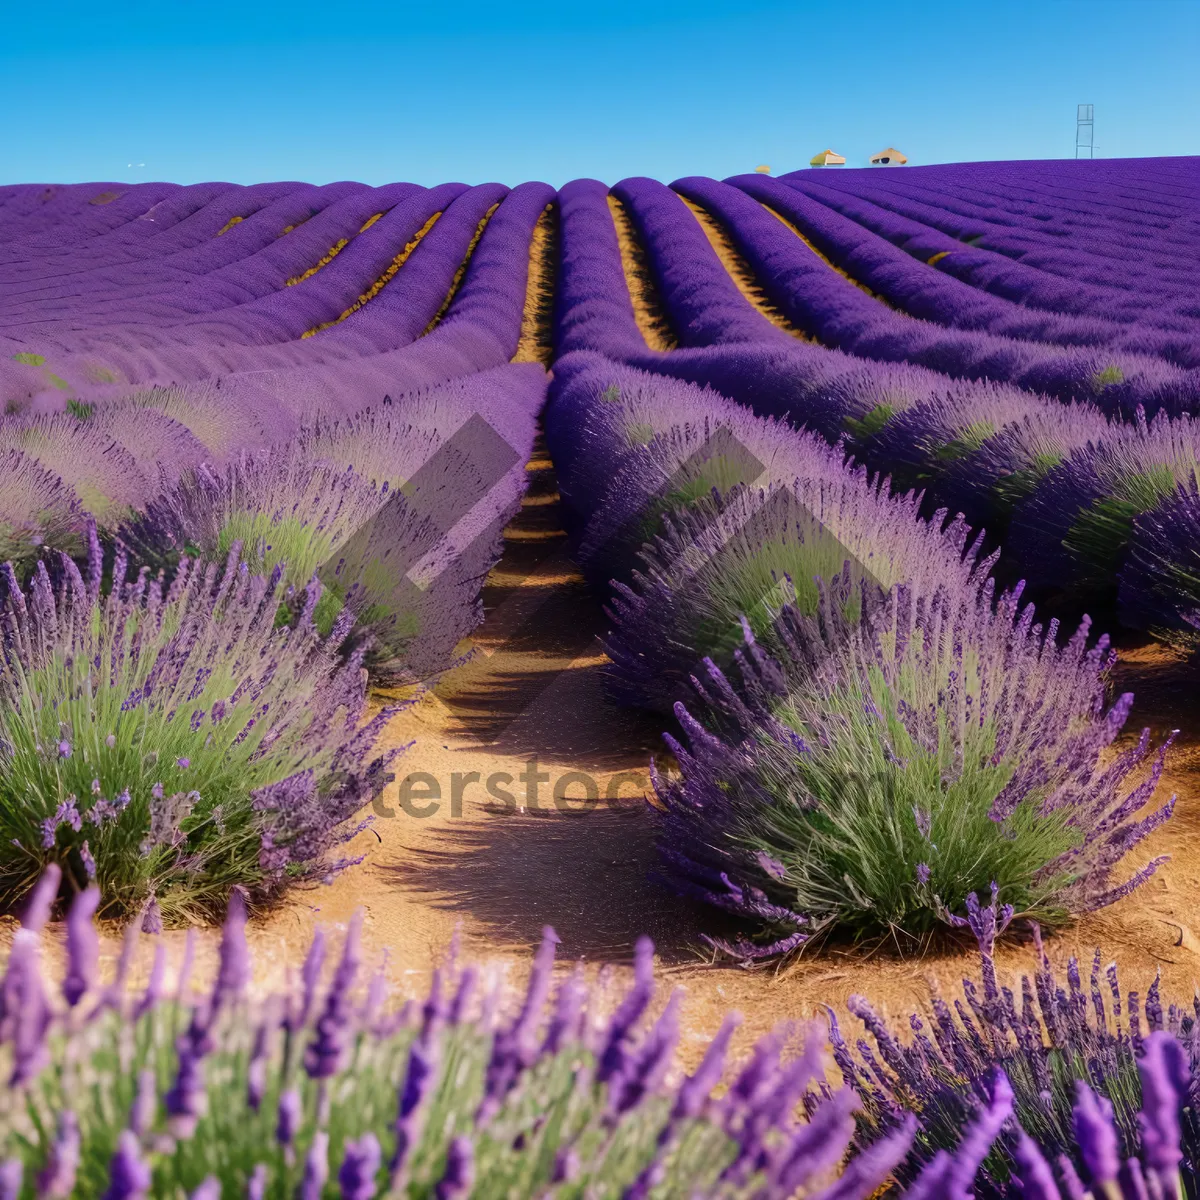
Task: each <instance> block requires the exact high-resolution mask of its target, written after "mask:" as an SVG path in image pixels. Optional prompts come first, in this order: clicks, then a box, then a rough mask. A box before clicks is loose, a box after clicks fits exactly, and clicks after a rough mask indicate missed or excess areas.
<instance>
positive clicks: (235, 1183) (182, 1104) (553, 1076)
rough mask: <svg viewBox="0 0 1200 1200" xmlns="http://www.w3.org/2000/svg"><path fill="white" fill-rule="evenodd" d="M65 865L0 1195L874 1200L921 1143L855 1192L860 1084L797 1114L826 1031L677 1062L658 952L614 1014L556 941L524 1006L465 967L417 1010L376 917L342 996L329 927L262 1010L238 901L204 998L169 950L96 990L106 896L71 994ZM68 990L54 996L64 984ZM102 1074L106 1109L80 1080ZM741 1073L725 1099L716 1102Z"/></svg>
mask: <svg viewBox="0 0 1200 1200" xmlns="http://www.w3.org/2000/svg"><path fill="white" fill-rule="evenodd" d="M57 887H58V879H57V872H56V871H55V870H54V869H51V870H50V871H48V872H47V874H46V876H44V877H43V880H42V883H41V884H40V885H39V887H38V888H37V889H36V891H35V893H34V896H33V898H32V902H31V904H30V910H29V912H28V914H27V915H26V918H25V925H24V927H23V928H22V929H21V930H20V931H19V932H18V934H17V936H16V940H15V942H14V946H13V951H12V953H11V955H10V957H9V962H8V969H7V973H6V976H5V978H4V983H3V988H2V990H0V995H2V996H3V999H4V1008H3V1016H4V1019H3V1021H2V1022H0V1059H2V1060H3V1066H4V1068H6V1069H7V1071H8V1076H7V1082H8V1086H9V1089H10V1093H9V1094H10V1096H12V1097H13V1098H14V1099H18V1098H19V1101H20V1102H19V1103H18V1104H14V1105H11V1106H6V1107H5V1110H4V1112H3V1113H2V1114H0V1160H2V1161H3V1167H2V1168H0V1172H2V1173H0V1181H3V1184H4V1186H6V1187H7V1188H8V1191H7V1192H6V1193H4V1194H6V1195H10V1196H15V1195H16V1194H17V1190H18V1189H19V1187H20V1183H19V1182H17V1183H15V1184H14V1183H13V1182H12V1181H13V1180H17V1181H19V1180H20V1179H21V1178H23V1179H24V1181H25V1186H26V1187H27V1188H30V1189H33V1190H35V1191H36V1192H37V1194H38V1195H42V1196H64V1197H65V1196H71V1195H76V1196H89V1197H94V1196H108V1197H112V1198H113V1200H117V1198H121V1200H131V1198H132V1197H145V1196H148V1195H150V1194H153V1195H176V1194H178V1195H187V1196H189V1197H196V1196H203V1197H209V1196H230V1197H240V1196H254V1197H272V1198H274V1200H285V1198H286V1200H291V1198H292V1197H294V1196H299V1197H302V1198H304V1200H318V1198H319V1197H322V1196H340V1197H342V1198H343V1200H370V1198H371V1197H375V1196H385V1195H386V1196H396V1197H399V1196H408V1197H428V1196H437V1197H439V1198H440V1200H452V1198H465V1197H467V1196H478V1197H492V1196H512V1197H521V1198H526V1197H527V1198H530V1200H533V1198H535V1197H541V1196H546V1195H554V1196H562V1197H583V1196H585V1195H586V1196H593V1197H597V1198H601V1200H605V1198H609V1197H611V1198H614V1200H615V1198H616V1197H639V1196H640V1197H650V1196H656V1197H663V1196H677V1197H685V1196H686V1197H692V1196H711V1197H717V1196H721V1197H730V1198H739V1197H746V1198H749V1197H767V1198H779V1200H782V1198H783V1197H787V1196H794V1195H797V1194H802V1193H816V1192H818V1191H819V1190H820V1189H821V1188H822V1187H825V1186H830V1187H832V1188H833V1189H836V1191H833V1192H831V1193H821V1194H829V1195H844V1196H846V1197H847V1198H848V1200H866V1198H867V1197H868V1196H869V1195H870V1194H871V1193H872V1192H873V1191H874V1190H875V1189H876V1188H877V1187H878V1186H879V1185H880V1184H882V1183H883V1182H884V1181H885V1180H886V1179H887V1177H888V1174H889V1172H890V1170H891V1169H892V1167H893V1166H895V1165H896V1164H897V1163H898V1162H899V1160H900V1159H901V1158H902V1157H903V1155H904V1153H905V1151H906V1149H907V1146H908V1143H909V1141H910V1140H911V1137H912V1129H911V1128H910V1127H909V1126H905V1127H904V1128H903V1129H902V1130H901V1132H900V1134H899V1136H896V1137H892V1138H889V1139H886V1140H885V1141H884V1142H882V1143H881V1144H880V1145H879V1146H877V1147H873V1148H872V1149H871V1150H870V1151H869V1152H868V1153H867V1154H864V1155H861V1156H860V1157H859V1158H858V1159H856V1160H855V1161H854V1162H852V1163H851V1165H850V1166H849V1168H848V1169H847V1170H846V1171H845V1173H844V1174H842V1175H841V1177H840V1179H839V1178H838V1168H839V1165H840V1161H841V1159H842V1156H843V1154H844V1152H845V1150H846V1148H847V1145H848V1142H849V1140H850V1137H851V1135H852V1134H853V1131H854V1123H853V1119H852V1117H851V1109H852V1108H853V1099H852V1095H851V1093H850V1092H849V1091H848V1090H847V1089H843V1090H842V1091H840V1092H838V1093H837V1094H836V1095H833V1096H832V1097H831V1098H830V1100H829V1101H828V1102H826V1103H820V1104H817V1105H815V1107H814V1110H813V1113H812V1115H811V1116H810V1117H809V1119H808V1120H801V1119H798V1116H797V1106H798V1102H799V1100H800V1098H801V1096H802V1095H803V1093H804V1091H805V1089H806V1087H807V1086H808V1085H809V1084H810V1083H811V1082H813V1081H814V1079H815V1077H816V1076H817V1074H818V1073H819V1072H820V1070H821V1065H822V1064H821V1058H822V1055H821V1050H822V1039H820V1038H819V1037H816V1038H813V1039H811V1040H809V1042H808V1044H807V1045H806V1046H805V1047H804V1051H803V1053H802V1054H801V1055H800V1056H799V1057H798V1058H794V1059H792V1058H787V1057H785V1056H784V1050H785V1047H786V1045H787V1042H788V1041H789V1038H788V1031H787V1030H786V1029H781V1030H779V1031H778V1032H777V1033H775V1034H773V1035H770V1036H768V1037H766V1038H765V1039H764V1040H763V1041H762V1042H760V1043H759V1045H758V1046H757V1048H756V1049H755V1051H754V1053H753V1055H752V1056H751V1058H750V1060H749V1062H748V1063H747V1064H746V1065H745V1066H744V1068H743V1069H742V1070H740V1071H739V1072H727V1070H726V1056H727V1049H728V1046H729V1042H730V1038H731V1036H732V1034H733V1032H734V1030H735V1028H736V1026H737V1024H738V1019H737V1017H736V1016H735V1015H731V1016H730V1017H729V1018H728V1019H727V1020H726V1021H725V1023H724V1025H723V1026H722V1028H721V1030H720V1032H718V1033H717V1035H716V1037H715V1038H714V1039H713V1041H712V1042H711V1044H710V1045H709V1048H708V1050H707V1052H706V1054H705V1056H704V1058H703V1060H702V1062H701V1063H700V1065H699V1066H698V1068H697V1069H696V1070H695V1072H694V1073H692V1074H690V1075H686V1076H684V1075H682V1074H681V1072H680V1071H679V1068H678V1066H677V1064H676V1062H675V1051H676V1046H677V1043H678V1041H679V1036H680V1003H681V1000H682V993H681V992H678V991H677V992H675V993H674V994H673V995H672V996H671V997H670V999H669V1000H668V1001H667V1003H666V1006H665V1008H663V1009H661V1011H660V1014H659V1015H658V1016H657V1018H656V1019H654V1020H650V1019H649V1017H650V1012H651V1006H652V1004H653V1001H654V998H655V979H654V970H653V947H652V946H651V944H650V942H649V941H648V940H647V939H644V938H643V939H642V940H641V941H640V942H639V943H638V946H637V950H636V960H635V978H634V981H633V983H632V985H631V987H630V988H629V990H628V991H627V992H626V994H625V995H624V997H623V999H621V1001H620V1003H619V1004H618V1005H617V1006H616V1008H615V1009H612V1010H608V1009H607V1007H606V1005H605V1003H604V998H603V996H602V995H601V994H599V993H597V992H594V991H593V990H592V989H590V988H589V987H587V986H586V985H585V983H584V981H583V979H582V977H581V975H580V973H578V972H576V973H569V974H565V975H561V976H560V977H559V978H558V980H557V983H556V981H555V979H554V977H553V973H552V971H553V964H554V950H555V942H556V941H557V938H556V937H555V936H554V934H553V932H552V931H551V930H547V931H546V934H545V938H544V940H543V942H542V945H541V948H540V949H539V950H538V952H537V954H536V956H535V958H534V961H533V964H532V971H531V973H530V978H529V984H528V987H527V990H526V992H525V995H524V998H523V1000H522V1001H521V1003H520V1004H519V1006H515V1007H514V1006H510V1005H509V1004H508V1002H507V1001H506V1000H504V999H502V998H501V996H500V995H499V994H498V993H497V991H496V990H495V988H489V987H487V986H486V985H485V982H484V978H483V977H481V975H480V973H479V972H478V971H477V969H476V968H474V967H472V966H469V965H468V966H465V967H463V966H460V965H459V964H458V963H457V962H456V961H455V960H454V958H453V957H451V959H450V961H449V962H447V963H446V964H444V965H443V966H442V967H441V968H440V969H439V970H438V971H437V972H435V974H434V977H433V983H432V987H431V989H430V992H429V994H428V996H427V997H426V998H425V1000H424V1001H423V1002H413V1001H409V1002H407V1003H406V1004H404V1005H403V1006H396V1005H395V1003H394V1002H393V1000H392V997H391V996H390V995H389V992H388V987H387V983H386V981H385V977H384V975H383V973H382V969H381V970H380V971H378V972H376V973H375V974H373V975H371V976H370V977H369V978H368V977H367V975H368V971H367V968H366V964H365V963H364V961H363V960H364V953H363V950H362V947H361V944H360V928H361V914H360V915H359V916H357V917H355V918H354V920H353V921H352V922H351V924H350V926H349V929H348V931H347V933H346V937H345V940H344V942H343V945H342V949H341V953H340V957H339V959H338V961H337V963H336V965H334V966H333V969H332V971H331V972H330V973H329V976H328V980H327V982H323V976H324V975H325V971H324V966H325V958H326V953H327V951H326V942H325V938H324V935H323V934H322V933H318V934H317V936H316V938H315V939H314V941H313V943H312V946H311V948H310V949H309V952H308V955H307V957H306V959H305V961H304V964H303V967H302V969H301V971H300V972H299V975H300V978H299V980H298V981H296V983H295V984H294V985H293V986H291V987H289V988H288V989H287V990H286V991H284V992H283V993H282V994H272V995H269V996H266V997H264V998H262V999H254V998H252V997H251V995H250V994H249V992H248V989H247V984H248V983H249V981H250V977H251V961H250V957H249V954H248V950H247V946H246V943H245V935H244V924H245V910H244V906H243V904H242V901H241V898H240V896H238V895H237V894H235V896H234V899H233V901H232V902H231V905H230V908H229V916H228V919H227V922H226V927H225V934H224V939H223V942H222V945H221V952H220V964H219V969H218V973H217V977H216V980H215V982H214V983H213V985H212V987H211V988H210V989H203V990H202V989H200V988H199V987H198V986H197V985H196V984H194V983H192V982H191V981H190V980H189V978H188V975H187V967H186V965H185V967H184V969H183V971H184V973H183V974H182V976H181V977H180V978H179V979H178V980H177V981H175V982H174V983H173V984H172V985H170V986H169V985H168V982H167V979H166V972H165V969H164V962H165V959H164V957H163V956H162V954H161V951H160V952H159V956H158V957H157V958H156V959H155V966H154V968H153V971H152V973H151V977H150V983H149V985H148V987H147V988H146V989H145V991H144V992H142V993H141V994H140V995H131V994H129V993H128V990H127V988H126V987H125V984H124V980H125V976H126V973H127V971H128V967H129V962H130V960H131V958H132V947H133V943H132V942H127V950H126V954H125V955H124V956H123V958H122V962H121V964H120V966H119V967H118V978H117V980H116V982H115V983H113V984H109V985H107V986H101V985H100V983H99V980H98V977H97V969H96V958H97V948H98V947H97V938H96V934H95V932H94V930H93V929H92V927H91V922H90V918H91V913H92V911H93V910H94V908H95V906H96V903H97V901H98V895H97V893H96V890H95V888H89V889H87V890H85V891H84V892H82V893H81V894H80V895H79V897H78V898H77V899H76V900H75V903H74V905H73V906H72V908H71V910H70V912H69V913H68V918H67V920H68V951H69V953H68V964H67V969H66V973H65V976H64V978H63V979H62V981H61V984H60V985H59V986H58V987H57V988H53V987H52V986H51V985H50V984H49V982H48V981H47V980H46V979H45V977H44V975H43V974H42V972H41V969H40V966H39V961H38V959H39V950H38V939H39V930H40V928H41V927H42V925H43V924H44V923H45V920H46V916H47V913H48V911H49V907H50V902H51V900H52V898H53V895H54V893H55V891H56V889H57ZM56 992H57V993H58V994H57V995H56V994H55V993H56ZM84 1080H86V1084H87V1102H86V1103H80V1100H79V1085H80V1082H81V1081H84ZM723 1080H724V1081H725V1082H726V1083H727V1087H726V1088H725V1090H724V1094H723V1095H722V1096H721V1097H720V1098H718V1097H717V1096H716V1095H714V1090H715V1089H717V1088H718V1085H720V1084H721V1083H722V1081H723Z"/></svg>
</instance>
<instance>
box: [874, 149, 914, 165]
mask: <svg viewBox="0 0 1200 1200" xmlns="http://www.w3.org/2000/svg"><path fill="white" fill-rule="evenodd" d="M906 162H908V157H907V155H904V154H901V153H900V151H899V150H897V149H896V147H895V146H889V147H888V148H887V149H886V150H880V152H879V153H878V154H872V155H871V166H873V167H902V166H904V164H905V163H906Z"/></svg>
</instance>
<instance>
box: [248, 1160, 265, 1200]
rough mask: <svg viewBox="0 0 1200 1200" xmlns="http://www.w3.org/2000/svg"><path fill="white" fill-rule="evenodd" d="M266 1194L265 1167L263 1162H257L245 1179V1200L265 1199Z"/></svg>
mask: <svg viewBox="0 0 1200 1200" xmlns="http://www.w3.org/2000/svg"><path fill="white" fill-rule="evenodd" d="M266 1196H267V1167H266V1164H265V1163H259V1164H258V1165H257V1166H256V1167H255V1168H254V1170H253V1171H252V1172H251V1173H250V1178H249V1179H248V1180H247V1181H246V1200H266Z"/></svg>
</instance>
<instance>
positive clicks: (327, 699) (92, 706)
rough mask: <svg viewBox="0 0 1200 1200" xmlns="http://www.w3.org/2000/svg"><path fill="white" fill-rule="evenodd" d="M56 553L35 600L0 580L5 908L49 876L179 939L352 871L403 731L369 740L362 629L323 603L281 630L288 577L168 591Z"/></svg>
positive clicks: (312, 603) (184, 581)
mask: <svg viewBox="0 0 1200 1200" xmlns="http://www.w3.org/2000/svg"><path fill="white" fill-rule="evenodd" d="M88 560H89V561H88V569H87V574H86V577H85V576H84V575H83V574H81V573H80V571H79V570H78V569H77V567H76V566H75V564H74V562H73V561H72V560H71V559H69V558H68V557H66V556H65V555H60V556H59V558H58V560H57V562H56V564H55V565H56V567H57V571H58V575H59V578H58V580H57V582H56V581H54V580H53V579H52V577H51V574H50V572H49V571H48V570H47V568H46V565H45V563H39V564H38V568H37V571H36V573H35V575H34V577H33V581H32V583H31V584H30V586H29V588H28V591H23V590H22V589H21V587H20V585H19V583H18V581H17V579H16V576H15V574H14V572H13V570H12V568H11V566H5V567H4V568H2V569H0V644H2V645H3V659H2V660H0V828H2V832H3V836H2V838H0V844H2V845H3V850H2V851H0V888H2V891H3V895H4V898H5V900H6V901H8V902H11V901H12V900H13V899H14V898H15V897H17V896H20V895H21V894H22V893H23V892H25V891H26V890H27V889H28V888H30V887H31V886H32V885H33V883H34V881H35V880H36V879H37V877H38V875H39V874H40V873H41V872H42V870H43V869H44V868H45V866H46V865H47V864H49V863H58V864H60V865H61V867H62V869H63V871H64V872H65V873H66V875H67V876H68V878H69V879H70V880H71V882H72V886H73V887H76V888H81V887H85V886H87V885H88V884H89V883H91V882H93V881H94V882H95V883H96V884H97V886H98V887H99V889H100V894H101V897H102V901H103V906H104V910H105V911H106V912H121V911H129V910H133V909H137V908H138V907H140V906H142V905H144V904H146V903H147V902H149V903H151V904H152V905H153V906H154V907H155V909H156V910H157V911H158V912H159V913H160V914H161V917H162V919H165V920H167V921H170V922H180V921H188V920H193V919H197V918H202V917H205V916H211V915H212V913H213V911H214V909H219V908H220V906H221V905H223V903H224V901H225V899H226V897H227V896H228V894H229V891H230V889H231V888H232V887H234V886H235V885H240V886H244V887H246V888H247V889H249V892H250V894H251V896H252V898H254V899H256V900H267V899H269V898H271V897H272V896H274V895H277V894H278V893H280V892H281V891H282V890H283V889H284V888H286V887H287V886H288V885H289V884H291V883H300V882H304V881H306V880H319V879H324V878H327V877H328V876H329V875H331V874H332V873H334V872H336V871H338V870H340V869H341V867H342V866H344V865H345V861H344V860H339V859H337V858H336V857H334V852H335V849H336V847H337V846H338V845H339V844H341V843H342V842H344V841H345V840H346V839H347V838H348V837H350V836H352V835H353V833H354V832H356V828H357V827H356V826H355V825H354V824H353V823H352V818H354V816H355V814H356V813H357V812H358V811H359V809H361V808H362V807H363V806H364V805H365V804H367V803H368V802H369V801H370V800H371V799H372V798H373V797H374V796H376V795H377V794H378V793H379V791H380V789H382V787H383V786H384V785H385V783H386V782H387V780H388V779H389V778H390V775H389V773H388V770H387V768H388V764H389V762H390V760H391V759H392V758H393V757H394V753H395V752H390V753H383V754H379V755H376V753H375V750H374V745H375V742H376V741H377V739H378V736H379V733H380V731H381V729H382V726H383V724H384V722H385V721H386V720H387V719H388V717H389V716H390V715H391V710H385V711H383V712H381V713H380V714H378V715H377V716H376V717H374V718H373V719H372V720H370V721H367V722H365V723H364V721H363V718H364V715H365V708H366V690H365V679H364V675H365V672H364V671H363V669H362V661H361V653H358V654H352V655H351V656H350V657H349V658H348V659H347V660H345V661H342V660H341V659H340V658H339V656H338V648H339V646H340V645H341V643H342V642H343V641H344V639H345V636H346V633H347V631H348V627H349V619H348V618H347V619H346V620H343V621H340V622H337V623H335V625H334V628H333V630H332V631H331V633H330V635H329V637H328V638H322V637H321V635H320V634H319V633H318V631H317V630H316V628H315V627H314V624H313V611H314V609H315V607H316V605H317V604H318V602H319V596H320V589H319V587H318V586H315V585H314V586H311V587H310V588H309V590H308V593H307V602H306V605H305V607H304V608H303V609H302V610H301V611H300V613H299V614H298V619H297V621H296V624H295V625H294V627H292V626H283V627H276V614H277V613H278V611H279V607H280V603H281V601H282V600H283V599H284V597H285V592H284V589H283V585H282V582H281V578H280V572H279V571H278V570H276V571H274V572H273V573H272V574H271V576H270V577H269V578H268V577H264V576H262V575H255V574H253V573H252V572H251V571H250V570H249V569H248V567H247V565H246V563H245V562H244V561H243V560H242V559H241V556H240V545H239V544H237V543H235V544H234V545H233V546H232V547H231V548H230V552H229V555H228V557H227V559H226V561H225V563H224V566H223V567H221V566H219V565H218V564H216V563H207V564H206V563H204V562H193V561H191V560H190V559H188V558H186V557H185V558H183V559H181V560H180V563H179V565H178V568H177V569H176V571H175V572H174V574H173V576H172V577H171V578H170V579H169V580H165V579H164V578H163V577H162V576H159V577H157V578H155V577H151V576H150V575H149V574H148V572H147V571H145V570H144V569H143V570H142V571H141V572H139V573H138V574H137V576H136V577H135V578H129V577H128V572H127V565H126V559H125V555H124V552H123V551H120V552H118V554H117V556H116V560H115V562H113V563H112V564H111V577H112V586H111V591H110V593H109V594H108V595H107V596H106V597H103V598H102V597H101V591H100V585H101V576H102V572H103V568H104V564H103V562H102V561H101V554H100V549H99V545H98V543H97V541H96V536H95V530H94V528H93V529H92V531H91V540H90V549H89V553H88Z"/></svg>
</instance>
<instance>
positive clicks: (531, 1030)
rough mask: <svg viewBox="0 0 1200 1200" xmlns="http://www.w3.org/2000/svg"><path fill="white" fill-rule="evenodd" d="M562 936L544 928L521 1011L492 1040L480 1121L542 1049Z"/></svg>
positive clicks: (486, 1118) (487, 1115) (501, 1099)
mask: <svg viewBox="0 0 1200 1200" xmlns="http://www.w3.org/2000/svg"><path fill="white" fill-rule="evenodd" d="M557 943H558V935H557V934H556V933H555V932H554V930H553V929H551V928H550V927H549V926H546V927H545V928H544V929H543V930H542V942H541V945H540V946H539V947H538V951H537V954H536V956H535V957H534V960H533V967H532V969H531V970H530V973H529V984H528V987H527V988H526V991H525V1000H524V1003H523V1004H522V1006H521V1011H520V1013H519V1014H518V1015H517V1018H516V1020H515V1021H514V1022H513V1024H512V1026H511V1027H510V1028H509V1029H507V1030H503V1031H502V1032H500V1033H498V1034H497V1035H496V1037H495V1039H494V1040H493V1042H492V1056H491V1060H490V1061H489V1063H488V1068H487V1076H486V1080H485V1088H484V1098H483V1101H482V1103H481V1104H480V1106H479V1112H478V1113H477V1115H476V1120H477V1122H478V1123H479V1124H481V1125H482V1124H484V1123H486V1122H487V1121H488V1120H490V1119H491V1117H492V1116H493V1115H494V1114H495V1113H496V1112H497V1110H498V1109H499V1107H500V1105H501V1103H502V1102H503V1100H504V1097H505V1096H506V1095H507V1093H508V1091H509V1089H510V1088H511V1087H512V1086H513V1083H514V1082H515V1080H516V1078H517V1076H518V1075H519V1074H520V1072H521V1071H523V1070H525V1069H526V1068H528V1067H530V1066H532V1064H533V1062H534V1060H535V1059H536V1057H537V1053H538V1048H537V1041H536V1037H535V1034H536V1029H537V1025H538V1023H539V1022H540V1020H541V1016H542V1009H543V1008H544V1007H545V1004H546V999H547V997H548V996H549V994H550V982H551V974H552V972H553V970H554V948H555V946H556V945H557Z"/></svg>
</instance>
